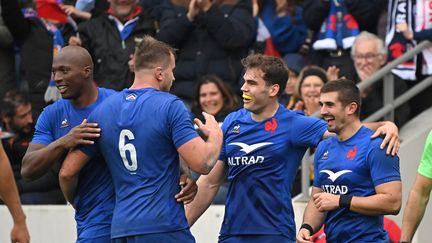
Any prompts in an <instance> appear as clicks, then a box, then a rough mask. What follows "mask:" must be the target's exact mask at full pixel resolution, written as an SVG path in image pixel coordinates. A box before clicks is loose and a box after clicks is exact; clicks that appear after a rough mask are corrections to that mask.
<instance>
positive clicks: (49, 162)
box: [21, 119, 100, 179]
mask: <svg viewBox="0 0 432 243" xmlns="http://www.w3.org/2000/svg"><path fill="white" fill-rule="evenodd" d="M99 136H100V128H98V125H97V123H87V120H86V119H84V121H83V122H82V123H81V124H80V125H78V126H76V127H74V128H73V129H71V130H70V131H69V133H68V134H66V135H65V136H63V137H61V138H59V139H57V140H55V141H54V142H52V143H50V144H49V145H48V146H46V145H43V144H33V143H31V144H30V145H29V147H28V149H27V152H26V154H25V155H24V157H23V160H22V168H21V174H22V176H23V177H24V178H26V179H37V178H39V177H41V176H42V175H44V174H45V173H46V172H47V171H48V170H49V169H50V168H51V167H52V166H53V164H54V163H55V162H56V161H57V160H59V159H60V158H61V157H62V156H63V155H64V154H65V153H66V152H67V151H68V150H69V149H71V148H73V147H75V146H76V145H78V144H93V143H94V142H93V140H92V139H94V138H98V137H99Z"/></svg>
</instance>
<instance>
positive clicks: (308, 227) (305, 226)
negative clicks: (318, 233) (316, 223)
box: [300, 224, 314, 235]
mask: <svg viewBox="0 0 432 243" xmlns="http://www.w3.org/2000/svg"><path fill="white" fill-rule="evenodd" d="M300 229H307V230H309V233H310V235H313V234H314V230H313V228H312V226H311V225H310V224H302V226H301V227H300Z"/></svg>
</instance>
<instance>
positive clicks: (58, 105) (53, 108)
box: [42, 99, 71, 113]
mask: <svg viewBox="0 0 432 243" xmlns="http://www.w3.org/2000/svg"><path fill="white" fill-rule="evenodd" d="M69 106H71V103H70V101H69V100H66V99H59V100H57V101H56V102H54V103H52V104H49V105H47V106H46V107H45V108H44V109H43V111H42V112H43V113H53V112H59V111H62V110H65V109H67V107H69Z"/></svg>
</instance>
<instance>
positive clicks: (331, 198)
mask: <svg viewBox="0 0 432 243" xmlns="http://www.w3.org/2000/svg"><path fill="white" fill-rule="evenodd" d="M313 200H314V204H315V207H316V208H317V209H318V210H319V211H320V212H326V211H331V210H334V209H336V208H338V207H339V196H338V195H334V194H331V193H327V192H319V193H315V194H314V195H313Z"/></svg>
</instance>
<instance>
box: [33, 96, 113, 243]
mask: <svg viewBox="0 0 432 243" xmlns="http://www.w3.org/2000/svg"><path fill="white" fill-rule="evenodd" d="M98 90H99V93H98V98H97V100H96V102H95V103H93V104H91V105H89V106H87V107H84V108H76V107H75V106H73V105H72V103H71V101H70V100H66V99H60V100H58V101H57V102H55V103H54V104H52V105H49V106H47V107H46V108H45V109H44V110H43V112H42V113H41V115H40V116H39V119H38V121H37V123H36V129H35V134H34V136H33V140H32V143H33V144H43V145H49V144H50V143H52V142H54V141H55V140H57V139H59V138H61V137H63V136H64V135H66V134H67V133H68V132H69V131H70V130H71V129H72V128H74V127H75V126H77V125H79V124H81V123H82V121H83V120H84V119H85V118H87V117H88V116H89V114H90V113H91V112H92V111H93V110H94V109H95V108H96V107H97V106H98V105H100V104H101V103H102V102H103V101H104V100H105V99H106V98H108V97H109V96H110V95H112V94H114V93H116V92H115V91H114V90H110V89H104V88H99V89H98ZM114 200H115V199H114V187H113V185H112V181H111V175H110V173H109V171H108V168H107V166H106V164H105V162H104V161H103V160H102V159H101V158H100V157H95V158H94V159H93V160H92V161H91V162H90V163H88V164H87V165H86V166H85V167H84V168H83V169H82V170H81V171H80V173H79V179H78V187H77V191H76V195H75V198H74V204H75V209H76V212H75V220H76V222H77V242H81V241H85V240H88V239H96V238H99V237H103V236H108V237H109V236H110V231H111V219H112V213H113V210H114Z"/></svg>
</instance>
